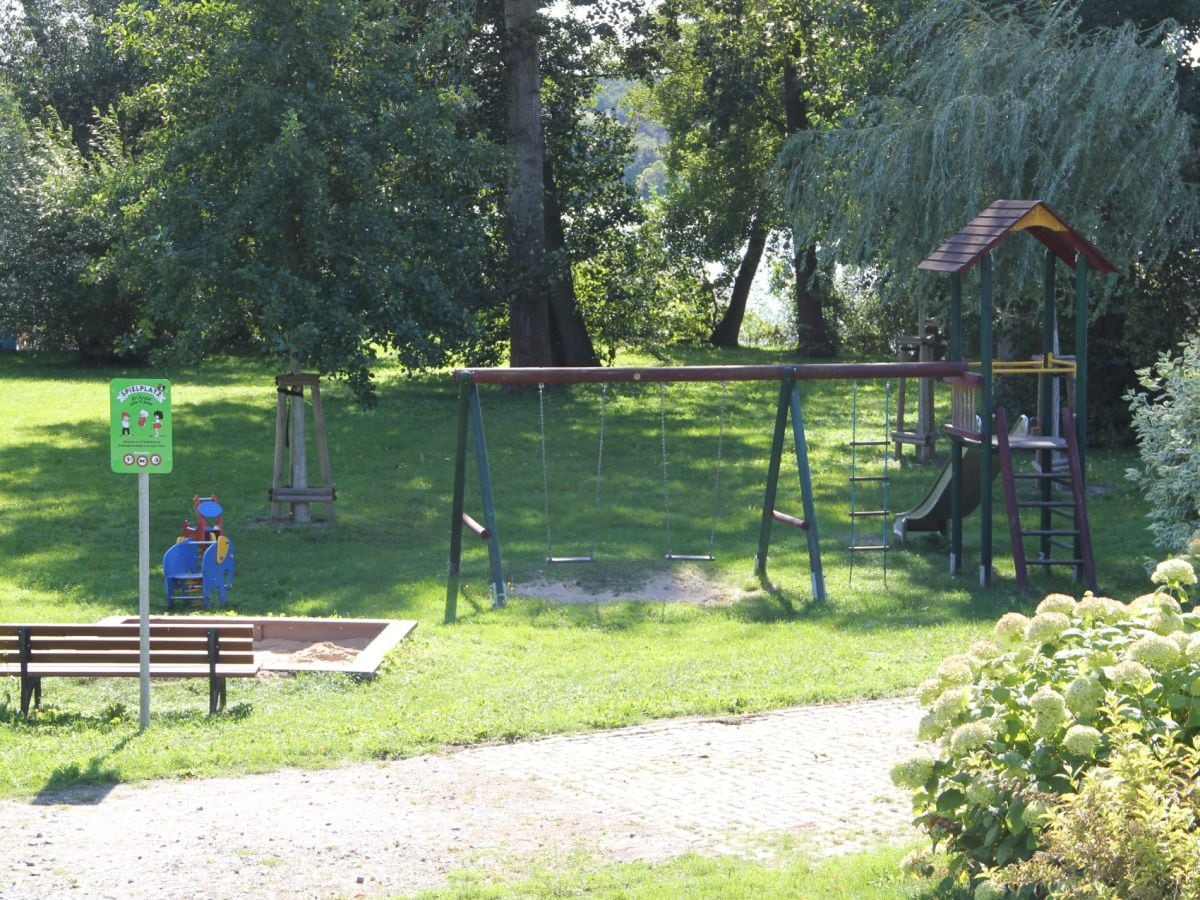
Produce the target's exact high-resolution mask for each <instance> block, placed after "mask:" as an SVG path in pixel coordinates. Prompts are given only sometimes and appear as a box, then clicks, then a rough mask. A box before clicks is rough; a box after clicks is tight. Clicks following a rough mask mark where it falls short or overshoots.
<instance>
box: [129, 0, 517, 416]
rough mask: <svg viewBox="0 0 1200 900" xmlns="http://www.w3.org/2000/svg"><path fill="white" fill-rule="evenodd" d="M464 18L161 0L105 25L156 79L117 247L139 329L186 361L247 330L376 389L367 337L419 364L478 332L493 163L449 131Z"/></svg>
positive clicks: (286, 353) (327, 5)
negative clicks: (136, 297) (482, 220)
mask: <svg viewBox="0 0 1200 900" xmlns="http://www.w3.org/2000/svg"><path fill="white" fill-rule="evenodd" d="M461 26H462V23H461V21H459V20H456V19H455V18H454V17H453V16H451V15H449V14H447V13H445V12H439V11H435V10H432V9H431V10H426V11H422V10H420V9H416V8H410V9H405V10H402V11H398V10H397V9H396V8H394V7H391V6H388V5H387V4H384V3H378V2H374V0H361V2H333V0H317V2H293V0H255V2H252V3H249V4H235V3H231V2H189V0H167V2H164V3H161V4H156V5H155V6H154V7H153V8H150V7H146V8H141V7H132V6H130V7H124V8H123V10H122V14H121V16H120V18H119V21H118V26H117V28H116V29H115V31H114V38H115V40H116V41H117V45H118V47H119V48H120V49H121V51H122V52H123V53H126V54H130V55H132V57H133V58H134V59H135V60H137V61H138V62H139V63H141V64H142V65H144V66H145V67H146V68H147V70H148V71H149V73H150V76H151V77H150V83H149V84H148V85H147V86H146V87H145V88H143V89H142V90H140V91H139V92H138V93H137V94H135V95H134V96H133V97H131V98H128V99H127V101H126V102H125V104H124V106H123V109H124V110H125V111H126V112H128V113H130V114H135V115H141V116H147V117H153V118H154V119H156V120H157V121H158V122H159V123H160V124H159V125H157V127H155V128H153V129H151V130H150V131H148V132H147V133H146V134H145V135H144V136H143V137H142V138H141V139H140V141H139V144H138V147H137V149H138V151H139V154H140V164H139V166H138V169H137V172H136V178H133V179H131V180H130V182H129V184H127V185H126V186H125V191H126V197H127V200H126V203H125V213H126V221H125V227H124V232H123V239H122V244H121V246H120V247H119V248H117V249H116V250H115V251H114V253H113V254H111V255H110V257H109V259H108V260H107V264H108V266H110V267H111V268H112V270H113V271H116V272H119V273H121V275H122V276H123V278H124V280H125V284H126V286H127V289H128V290H132V291H136V292H138V293H140V294H141V295H142V296H143V297H144V299H145V304H146V305H145V310H146V314H145V318H144V321H143V323H142V329H141V331H140V333H139V334H138V335H136V336H135V337H136V338H137V339H139V340H141V341H145V342H150V343H152V344H153V345H154V346H156V347H158V348H159V349H160V352H163V351H164V350H166V349H169V350H170V351H171V352H174V353H186V354H188V355H192V356H196V355H200V354H202V353H204V352H207V351H209V350H211V349H213V348H216V347H221V346H226V345H228V343H229V342H230V341H238V340H241V339H244V338H246V337H249V338H250V339H252V340H254V341H256V342H258V343H259V344H260V345H261V346H262V347H263V348H264V349H266V350H268V351H269V352H272V353H273V354H275V355H276V356H277V357H278V358H280V359H281V360H282V361H284V362H285V364H286V365H287V366H288V367H289V368H299V367H305V368H316V369H317V370H319V371H321V372H323V373H332V374H338V375H341V376H344V377H346V378H347V379H348V380H349V382H350V384H351V386H352V387H353V388H354V390H355V391H356V392H357V393H358V394H359V396H360V397H362V398H369V396H370V368H371V364H372V361H373V359H374V357H375V354H376V352H377V349H378V348H381V347H382V348H387V349H391V350H394V351H395V352H397V353H398V354H399V356H400V358H401V359H402V360H403V361H404V362H405V363H407V364H409V365H413V366H419V365H428V364H433V363H438V362H442V361H444V360H445V359H447V358H448V357H450V356H451V355H453V354H454V353H456V352H461V351H462V350H463V348H464V347H466V346H468V345H469V344H470V343H471V341H472V340H473V339H474V338H475V337H476V334H477V333H476V329H475V323H474V319H473V316H474V314H475V312H476V311H477V310H478V309H480V308H481V307H483V306H484V305H486V303H487V300H488V298H487V297H486V295H485V293H484V291H483V288H482V280H481V276H480V274H479V273H481V272H482V271H483V263H484V260H485V250H486V247H485V235H483V234H482V233H481V231H480V229H479V228H478V227H477V217H476V213H475V206H476V203H477V201H478V198H479V196H480V193H481V190H482V185H483V183H484V181H485V179H487V178H488V177H489V176H494V175H495V174H496V173H497V168H496V164H495V160H494V159H493V158H492V157H491V156H490V155H489V154H488V153H487V148H486V147H485V146H484V145H483V144H482V143H481V142H479V141H477V140H476V139H474V138H473V137H472V136H471V134H470V131H469V129H466V128H461V127H460V126H462V125H463V123H464V122H465V121H466V118H467V114H468V113H469V111H470V106H471V100H470V97H469V95H468V94H467V93H466V92H464V91H463V90H462V89H461V88H460V86H458V85H457V84H456V83H455V81H454V80H453V78H452V77H450V76H451V75H452V69H453V67H452V65H451V57H452V56H453V54H452V53H451V52H450V51H451V50H452V49H453V48H455V47H457V46H458V42H459V40H460V37H459V34H460V28H461Z"/></svg>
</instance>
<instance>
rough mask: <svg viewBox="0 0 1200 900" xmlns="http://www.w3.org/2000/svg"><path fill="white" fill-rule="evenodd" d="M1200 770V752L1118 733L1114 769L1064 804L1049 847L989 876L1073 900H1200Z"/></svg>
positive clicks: (1014, 887)
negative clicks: (1199, 777) (1199, 779)
mask: <svg viewBox="0 0 1200 900" xmlns="http://www.w3.org/2000/svg"><path fill="white" fill-rule="evenodd" d="M1197 769H1200V752H1198V751H1197V750H1196V749H1195V748H1193V747H1180V746H1178V745H1170V744H1164V743H1162V742H1155V743H1153V744H1149V745H1148V744H1143V743H1139V742H1138V741H1136V740H1133V739H1131V738H1130V737H1129V736H1127V735H1115V736H1114V740H1113V750H1112V753H1111V755H1110V757H1109V762H1108V765H1106V766H1103V767H1100V766H1097V767H1094V768H1092V769H1090V770H1088V771H1087V772H1086V773H1085V774H1084V775H1083V777H1082V779H1081V781H1080V784H1079V789H1078V791H1077V792H1076V793H1074V794H1068V795H1064V796H1062V797H1060V798H1059V799H1058V800H1057V801H1056V803H1055V805H1054V809H1053V812H1052V814H1051V816H1050V819H1049V822H1048V824H1047V825H1046V828H1045V829H1044V830H1043V832H1042V834H1041V836H1040V845H1041V849H1039V850H1038V851H1037V852H1036V853H1035V854H1034V855H1033V857H1032V858H1030V859H1029V860H1027V861H1024V862H1020V863H1016V864H1014V865H1012V866H1010V867H1008V868H1006V869H1005V870H1003V871H1002V872H996V873H992V878H991V879H990V880H991V881H992V883H993V884H997V885H1002V886H1003V887H1004V888H1006V889H1007V890H1008V891H1011V892H1014V893H1015V892H1019V891H1024V892H1025V893H1032V892H1037V891H1049V892H1051V893H1052V894H1053V896H1054V897H1056V898H1066V900H1084V898H1102V897H1111V898H1113V900H1160V898H1164V897H1176V898H1196V897H1200V878H1198V877H1197V874H1196V873H1198V872H1200V834H1198V832H1197V825H1198V824H1200V789H1198V788H1197V785H1196V782H1195V780H1194V779H1195V773H1196V772H1197Z"/></svg>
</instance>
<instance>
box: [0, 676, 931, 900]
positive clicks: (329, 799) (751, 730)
mask: <svg viewBox="0 0 1200 900" xmlns="http://www.w3.org/2000/svg"><path fill="white" fill-rule="evenodd" d="M919 718H920V711H919V709H918V707H917V705H916V703H915V702H914V701H912V700H884V701H872V702H863V703H851V704H838V705H828V706H812V707H800V708H795V709H787V710H781V711H777V712H770V713H765V714H761V715H751V716H742V717H736V718H722V719H701V718H693V719H676V720H668V721H660V722H654V723H650V724H647V725H639V726H635V727H630V728H621V729H617V730H614V731H605V732H597V733H592V734H585V735H572V736H562V737H553V738H548V739H545V740H540V741H529V742H525V743H518V744H504V745H492V746H482V747H471V748H467V749H463V750H460V751H456V752H449V753H445V754H438V755H430V756H421V757H415V758H412V759H406V760H399V761H395V762H389V763H381V764H377V765H372V764H362V765H355V766H350V767H346V768H341V769H332V770H323V771H298V770H285V771H281V772H273V773H270V774H266V775H251V776H245V777H239V778H212V779H201V780H192V781H158V782H150V783H147V784H141V785H116V786H114V787H112V788H111V789H73V790H70V791H66V792H63V793H60V794H55V795H52V796H47V795H42V796H40V797H39V798H38V799H37V800H36V801H34V802H33V803H29V802H17V801H0V820H2V821H3V822H4V823H5V829H4V835H5V836H4V840H3V841H0V897H4V898H6V900H24V898H38V900H42V898H47V897H60V896H62V897H65V896H69V897H72V898H93V897H104V898H107V897H112V898H121V900H133V898H164V897H167V898H228V897H235V896H253V897H262V898H301V897H321V898H324V897H379V896H388V895H396V894H406V893H409V892H412V891H416V890H420V889H422V888H430V887H437V886H440V885H444V884H446V877H447V874H448V873H450V872H452V871H454V870H456V869H462V868H472V869H483V870H487V871H492V872H496V873H498V874H502V875H511V876H514V877H516V876H519V874H520V873H521V872H522V871H525V870H526V869H527V868H528V865H529V864H530V863H534V864H539V865H549V864H553V862H554V861H555V860H556V859H562V858H563V857H565V856H568V855H569V854H573V853H585V854H589V855H593V856H596V857H599V858H600V859H604V860H613V861H625V860H645V861H650V862H653V861H660V860H666V859H670V858H672V857H675V856H678V855H680V854H683V853H686V852H688V851H693V852H696V853H701V854H709V855H715V854H722V853H736V854H740V855H744V856H751V857H761V858H769V857H770V856H771V855H772V852H773V851H772V848H773V846H774V843H773V842H774V840H775V839H776V838H778V837H779V836H780V835H796V836H801V837H807V838H811V839H812V844H811V846H812V847H813V849H814V850H817V851H818V852H840V851H846V850H853V849H858V848H860V847H865V846H870V845H872V844H875V843H879V842H882V841H888V840H902V839H905V838H908V837H911V836H913V835H915V831H914V830H913V829H912V827H911V826H910V825H909V824H908V822H909V807H908V801H907V799H906V797H905V796H904V794H903V793H902V792H900V791H899V790H897V789H896V788H894V787H893V786H892V784H891V782H890V780H889V778H888V770H889V768H890V767H891V765H892V764H893V763H894V762H895V761H896V760H897V759H899V758H900V757H902V756H904V755H906V754H907V753H909V752H912V751H913V750H914V749H916V740H915V737H914V736H915V734H916V727H917V722H918V719H919Z"/></svg>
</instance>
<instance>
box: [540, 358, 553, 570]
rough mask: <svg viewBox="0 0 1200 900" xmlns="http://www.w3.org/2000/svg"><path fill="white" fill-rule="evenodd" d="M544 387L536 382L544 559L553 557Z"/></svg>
mask: <svg viewBox="0 0 1200 900" xmlns="http://www.w3.org/2000/svg"><path fill="white" fill-rule="evenodd" d="M545 395H546V385H545V384H544V383H542V382H540V381H539V382H538V433H539V434H540V435H541V443H542V502H543V505H544V514H545V519H546V559H552V558H553V557H554V544H553V541H552V540H551V538H550V475H549V467H548V466H547V465H546V399H545Z"/></svg>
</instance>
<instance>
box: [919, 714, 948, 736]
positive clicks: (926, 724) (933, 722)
mask: <svg viewBox="0 0 1200 900" xmlns="http://www.w3.org/2000/svg"><path fill="white" fill-rule="evenodd" d="M945 731H946V726H945V725H943V724H942V723H941V722H939V721H938V718H937V716H935V715H934V714H933V713H929V714H927V715H924V716H922V717H921V721H920V722H918V723H917V740H918V741H936V740H937V739H938V738H940V737H941V736H942V734H943V733H944V732H945Z"/></svg>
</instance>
